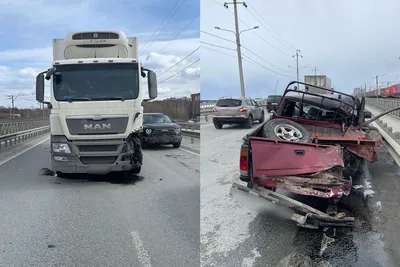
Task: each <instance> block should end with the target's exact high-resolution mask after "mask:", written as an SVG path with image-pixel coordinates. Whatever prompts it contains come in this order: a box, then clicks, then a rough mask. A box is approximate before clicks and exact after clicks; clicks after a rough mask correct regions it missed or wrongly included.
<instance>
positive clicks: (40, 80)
mask: <svg viewBox="0 0 400 267" xmlns="http://www.w3.org/2000/svg"><path fill="white" fill-rule="evenodd" d="M46 72H47V71H43V72H41V73H39V74H38V75H37V76H36V101H37V102H39V103H43V104H46V105H47V107H48V108H49V109H52V108H53V105H52V104H51V103H50V102H47V101H44V79H45V77H44V75H43V74H45V73H46Z"/></svg>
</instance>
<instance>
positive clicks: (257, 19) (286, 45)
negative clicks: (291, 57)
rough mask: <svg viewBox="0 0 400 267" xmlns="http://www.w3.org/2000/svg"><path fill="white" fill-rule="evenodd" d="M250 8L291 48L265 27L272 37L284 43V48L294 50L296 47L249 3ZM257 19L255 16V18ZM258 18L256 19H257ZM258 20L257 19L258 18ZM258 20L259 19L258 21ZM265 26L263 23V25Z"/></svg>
mask: <svg viewBox="0 0 400 267" xmlns="http://www.w3.org/2000/svg"><path fill="white" fill-rule="evenodd" d="M247 2H248V1H247ZM250 8H251V9H252V10H253V11H254V13H256V14H257V15H258V16H259V17H260V18H261V20H262V21H264V22H265V24H267V25H268V26H269V28H271V30H273V31H274V32H275V33H276V35H278V36H279V37H280V38H281V39H282V40H283V41H284V42H285V43H287V44H288V45H289V46H291V48H290V47H289V46H287V45H285V44H284V43H283V42H282V41H281V40H279V39H278V38H277V37H276V36H275V35H274V34H273V33H272V32H271V31H269V30H268V29H267V28H265V29H266V30H267V31H268V32H269V33H271V34H272V35H274V37H275V38H276V39H277V40H278V41H279V42H280V43H281V44H282V45H284V46H285V47H286V48H288V49H289V50H296V48H295V47H294V46H293V45H292V44H291V43H289V42H288V41H286V40H285V39H284V38H283V37H282V36H281V35H280V34H279V33H278V32H277V31H276V30H275V29H274V28H273V27H272V26H271V25H270V24H269V23H268V22H267V21H266V20H265V19H264V18H263V17H262V16H261V15H260V13H258V11H257V10H256V9H255V8H254V7H253V6H252V5H250ZM248 11H249V13H250V14H252V15H253V16H254V17H255V18H256V16H255V15H254V14H253V13H252V12H251V11H250V10H249V9H248ZM256 19H257V18H256ZM257 20H258V19H257ZM258 21H259V20H258ZM259 22H260V21H259ZM260 23H261V24H262V22H260ZM264 26H265V25H264ZM292 48H293V49H292Z"/></svg>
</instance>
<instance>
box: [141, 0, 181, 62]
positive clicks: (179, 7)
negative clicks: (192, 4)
mask: <svg viewBox="0 0 400 267" xmlns="http://www.w3.org/2000/svg"><path fill="white" fill-rule="evenodd" d="M185 2H186V0H183V2H182V3H181V4H180V5H179V6H178V8H177V9H176V10H175V12H174V14H172V16H171V17H170V18H169V20H168V21H167V23H166V24H165V25H164V27H162V29H161V30H160V31H159V32H158V33H157V34H156V36H154V38H153V40H152V41H151V42H150V44H149V46H148V47H147V48H146V49H145V50H143V52H142V53H141V54H140V56H141V55H143V53H144V52H146V50H147V49H149V48H150V46H151V45H152V44H153V43H154V41H155V40H156V38H157V37H158V35H160V33H161V32H162V31H163V30H164V29H165V27H167V25H168V23H169V22H170V21H171V20H172V19H173V18H174V16H175V14H176V13H177V12H178V11H179V9H181V7H182V5H183V4H184V3H185Z"/></svg>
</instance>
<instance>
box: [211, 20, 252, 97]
mask: <svg viewBox="0 0 400 267" xmlns="http://www.w3.org/2000/svg"><path fill="white" fill-rule="evenodd" d="M214 28H215V29H217V30H220V31H226V32H231V33H233V34H234V35H235V36H236V47H237V56H238V65H239V78H240V91H241V95H242V97H245V95H246V94H245V90H244V78H243V66H242V50H241V47H240V46H241V45H240V34H242V33H243V32H247V31H251V30H255V29H258V28H259V26H254V27H253V28H249V29H245V30H242V31H240V32H234V31H232V30H227V29H222V28H220V27H214Z"/></svg>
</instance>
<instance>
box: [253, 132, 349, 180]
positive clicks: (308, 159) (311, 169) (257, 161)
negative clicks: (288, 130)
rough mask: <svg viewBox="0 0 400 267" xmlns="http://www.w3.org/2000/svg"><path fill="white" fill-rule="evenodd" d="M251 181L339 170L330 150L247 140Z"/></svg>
mask: <svg viewBox="0 0 400 267" xmlns="http://www.w3.org/2000/svg"><path fill="white" fill-rule="evenodd" d="M250 148H251V161H252V171H253V176H254V177H260V176H267V177H268V176H287V175H298V174H308V173H315V172H320V171H325V170H329V169H331V168H332V167H334V166H341V167H343V165H344V164H343V160H342V158H341V156H340V155H339V153H338V151H337V150H336V148H335V147H334V146H324V145H317V144H307V143H293V142H285V141H277V140H272V139H265V138H260V137H250Z"/></svg>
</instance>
